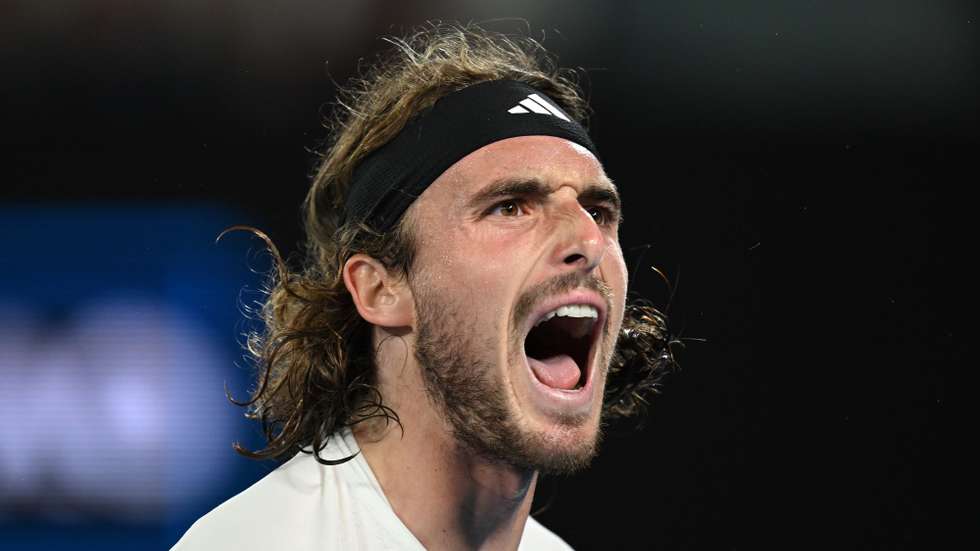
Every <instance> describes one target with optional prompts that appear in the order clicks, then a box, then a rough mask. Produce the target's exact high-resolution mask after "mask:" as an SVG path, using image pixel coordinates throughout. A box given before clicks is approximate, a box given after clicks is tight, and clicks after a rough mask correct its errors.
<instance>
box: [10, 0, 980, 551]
mask: <svg viewBox="0 0 980 551" xmlns="http://www.w3.org/2000/svg"><path fill="white" fill-rule="evenodd" d="M434 19H438V20H444V21H454V20H459V21H489V23H487V26H489V27H491V28H493V29H496V30H501V31H506V32H514V33H530V34H531V35H532V36H535V37H537V38H538V39H539V40H541V41H542V42H543V43H544V45H545V46H546V47H547V48H548V49H550V50H551V51H553V52H555V53H556V54H558V56H559V59H560V62H561V64H562V65H564V66H571V67H581V68H583V69H584V70H585V73H586V74H587V78H586V79H585V80H584V85H585V87H586V89H587V91H588V95H589V97H590V99H591V103H592V105H593V107H594V109H595V116H594V117H593V119H592V123H591V129H592V133H593V138H594V139H595V141H596V143H597V144H598V147H599V148H600V150H601V152H602V154H603V158H604V163H605V165H606V168H607V171H608V173H609V174H610V175H611V176H612V178H613V179H614V180H615V181H616V182H617V184H618V186H619V187H620V189H621V190H622V193H623V195H624V197H625V224H624V226H623V229H622V233H621V241H622V244H623V247H624V250H625V251H626V255H627V262H628V263H629V265H630V267H631V271H632V276H631V292H633V293H635V294H636V295H639V296H644V297H647V298H649V299H650V300H652V301H653V302H654V303H656V304H659V305H661V306H662V307H664V308H665V309H666V308H667V306H668V303H669V314H670V317H671V320H672V322H673V326H674V331H675V332H676V333H677V334H679V335H680V336H681V337H684V338H690V339H692V340H689V341H687V346H686V347H685V348H683V349H678V350H677V353H678V356H679V359H680V362H681V365H682V369H681V370H680V371H679V372H677V373H675V374H674V375H673V376H672V377H671V378H670V379H669V381H668V383H667V385H666V387H665V390H664V393H663V394H662V396H660V397H658V399H657V400H655V401H654V403H653V405H652V407H651V411H650V415H649V416H648V417H647V418H646V421H645V423H643V424H642V425H641V426H636V425H635V424H623V425H616V426H613V427H609V430H608V435H607V438H606V439H605V442H604V445H603V451H602V453H601V455H600V457H599V458H598V459H597V460H596V462H595V464H594V466H593V467H592V468H591V469H590V470H589V471H588V472H585V473H583V474H581V475H578V476H575V477H570V478H561V479H546V480H544V481H543V482H542V484H541V486H540V488H539V491H538V496H537V500H536V501H537V502H538V504H537V505H538V506H539V507H545V509H544V510H543V512H541V513H540V514H539V516H538V518H539V519H540V520H541V521H542V522H543V523H544V524H545V525H546V526H549V527H550V528H552V529H553V530H554V531H556V532H557V533H558V534H560V535H562V536H563V537H564V538H565V539H566V540H567V541H568V542H569V543H570V544H572V545H573V546H575V547H577V548H581V549H647V548H649V549H736V548H759V547H763V546H769V545H779V546H780V547H791V548H808V547H826V546H828V545H829V546H833V548H896V547H927V546H933V545H935V544H936V543H937V542H938V541H944V540H946V539H948V538H950V537H951V536H950V531H951V529H952V527H953V526H954V521H953V520H952V519H953V518H955V517H956V514H955V511H954V510H953V506H952V505H951V503H952V502H953V499H952V497H954V495H955V493H956V492H955V491H954V490H952V488H955V487H956V486H957V484H959V482H958V481H959V480H960V479H959V476H958V475H957V474H955V473H954V471H953V470H952V469H951V468H950V465H951V464H952V463H953V461H952V459H951V458H952V457H953V456H954V455H955V453H954V450H953V446H952V442H951V435H950V434H949V433H950V421H949V415H948V413H947V408H948V405H947V404H946V390H945V389H946V385H947V383H948V382H950V381H952V380H953V377H954V374H957V375H958V373H959V371H961V368H962V363H963V361H962V360H963V358H964V356H965V348H966V345H965V340H964V331H963V328H962V325H961V323H960V322H959V320H960V319H961V316H963V315H964V314H963V312H962V310H963V309H964V307H963V305H962V302H963V298H964V295H963V292H962V288H961V285H962V284H963V283H965V278H966V275H967V274H968V273H969V272H968V271H966V270H965V268H966V263H965V261H963V260H960V259H961V258H963V257H966V256H968V255H969V254H971V253H970V251H974V250H975V247H974V246H972V244H971V243H969V241H968V239H967V238H968V234H967V230H966V228H967V227H968V219H969V218H968V217H969V216H975V215H974V214H973V212H972V211H973V210H974V209H973V208H972V205H969V204H968V202H967V201H966V200H965V199H964V198H965V196H966V195H965V194H962V193H956V192H955V191H954V190H956V189H957V188H961V187H963V186H964V185H967V186H968V185H969V182H971V181H972V182H976V181H977V176H978V174H977V173H978V170H977V168H976V151H977V145H978V143H977V142H978V140H977V130H978V101H977V99H978V98H977V90H978V74H977V68H978V52H980V48H978V44H977V37H978V32H977V10H976V5H975V3H973V2H952V1H935V2H924V1H912V0H901V1H895V0H890V1H887V2H886V1H884V0H871V1H865V2H835V1H832V2H804V1H790V2H776V1H771V0H757V1H749V2H723V1H718V0H715V1H707V0H702V1H693V0H692V1H685V2H667V1H654V0H650V1H644V2H639V1H636V2H608V1H606V2H603V1H599V0H585V1H578V2H574V3H571V2H559V1H555V0H525V1H522V2H517V1H511V0H498V1H496V2H492V3H491V2H477V1H475V0H463V1H455V2H449V1H434V0H429V1H423V2H391V1H389V2H383V1H378V0H358V1H354V0H347V1H340V0H287V1H283V2H275V3H269V2H259V1H255V0H211V1H191V0H166V1H162V2H123V1H119V0H87V1H84V2H83V1H80V0H49V1H47V2H36V3H29V2H20V1H16V0H15V1H13V2H10V1H6V2H4V3H2V4H0V68H2V72H0V122H2V126H0V128H2V131H0V139H2V148H0V149H2V150H0V161H2V165H0V193H2V203H0V239H2V247H0V268H2V270H0V422H2V423H0V427H2V428H0V548H3V549H11V550H14V549H17V550H20V549H61V548H72V549H78V548H93V549H166V548H168V547H169V546H171V545H172V544H173V543H174V542H176V540H177V539H178V538H179V537H180V536H181V534H183V532H184V531H185V530H186V529H187V528H188V526H189V525H190V524H191V523H192V522H193V521H194V520H195V519H197V518H198V517H200V516H201V515H202V514H204V513H206V512H207V511H209V510H210V509H212V508H213V507H215V506H216V505H218V504H219V503H221V502H222V501H224V500H225V499H227V498H228V497H230V496H232V495H234V494H235V493H237V492H239V491H241V490H242V489H244V488H246V487H247V486H248V485H250V484H251V483H253V482H254V481H255V480H257V479H258V478H259V477H261V476H263V475H264V474H266V473H268V472H269V471H270V470H272V469H273V468H275V465H273V464H262V463H255V462H253V461H250V460H247V459H244V458H241V457H239V456H237V455H236V454H235V453H234V452H233V451H232V449H231V443H232V442H234V441H241V442H243V443H245V444H247V445H253V446H254V445H257V444H259V443H260V440H259V439H258V430H257V427H255V426H253V425H251V424H249V423H248V422H246V421H245V420H244V419H243V418H242V415H241V414H242V411H241V409H240V408H237V407H235V406H233V405H231V404H230V403H228V402H227V401H226V399H225V397H224V391H225V388H226V387H227V388H228V389H229V391H231V392H232V393H233V394H236V395H237V396H239V397H241V396H244V393H245V392H246V391H247V389H248V388H249V385H250V383H249V374H250V372H249V369H248V366H247V364H245V363H244V362H243V361H242V358H241V356H242V354H241V349H240V346H239V343H240V341H241V334H242V333H243V332H244V331H246V330H247V329H248V328H249V327H250V322H249V321H248V320H246V319H245V317H244V316H243V315H242V311H241V306H242V304H248V303H250V302H251V301H254V300H256V299H257V298H259V297H260V295H259V294H258V293H257V290H258V289H259V287H260V285H261V281H262V278H263V274H264V273H265V271H266V270H268V268H269V261H268V258H267V257H266V256H264V255H263V254H262V247H261V246H260V245H261V244H260V243H258V242H256V241H255V240H254V239H250V238H248V237H247V236H245V235H244V234H240V235H232V236H230V237H228V238H226V239H224V240H222V241H221V243H219V244H215V243H214V240H215V237H216V236H217V234H218V233H219V232H220V231H221V230H222V229H223V228H225V227H227V226H229V225H232V224H250V225H254V226H257V227H259V228H262V229H263V230H265V231H266V232H267V233H268V234H269V235H270V236H271V237H272V238H273V240H274V241H275V242H276V243H277V244H278V245H279V247H280V248H281V249H282V250H283V252H284V253H285V254H295V253H296V252H297V251H299V245H300V243H301V240H302V233H301V228H300V224H299V204H300V201H301V200H302V198H303V196H304V194H305V190H306V187H307V182H308V178H307V176H308V174H309V173H310V171H311V170H312V169H313V167H314V164H313V163H314V155H313V152H314V151H316V150H317V149H318V147H319V144H320V142H321V141H322V140H323V139H324V138H325V131H324V130H323V128H322V126H321V124H320V121H321V119H322V114H323V113H324V112H325V111H327V110H329V108H330V102H331V101H332V100H333V98H334V90H335V88H334V82H344V81H345V80H346V79H347V78H349V77H350V76H352V75H354V74H356V71H357V68H358V64H359V63H360V62H361V61H362V60H366V59H370V58H371V57H372V56H373V55H374V54H375V53H377V52H378V51H381V50H382V49H383V48H384V46H385V44H384V43H383V42H382V41H381V40H379V37H380V36H382V35H390V34H396V35H397V34H402V33H404V32H405V31H407V30H409V29H411V28H412V27H414V26H416V25H419V24H422V23H424V22H425V21H427V20H434ZM651 266H655V267H657V268H659V269H660V270H662V271H663V272H664V273H666V274H667V275H668V277H669V278H670V279H671V280H672V282H673V299H672V300H671V298H670V297H671V292H670V290H669V289H668V288H667V287H666V286H665V285H664V283H663V282H662V281H661V280H660V278H659V277H658V276H657V275H656V274H655V273H654V272H653V270H651ZM763 295H764V296H765V308H763Z"/></svg>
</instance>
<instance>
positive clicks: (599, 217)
mask: <svg viewBox="0 0 980 551" xmlns="http://www.w3.org/2000/svg"><path fill="white" fill-rule="evenodd" d="M585 211H586V212H588V213H589V215H591V216H592V219H593V220H595V222H596V224H599V225H600V226H603V225H605V224H608V223H610V222H611V221H612V213H610V212H609V209H607V208H606V207H596V206H593V207H586V208H585Z"/></svg>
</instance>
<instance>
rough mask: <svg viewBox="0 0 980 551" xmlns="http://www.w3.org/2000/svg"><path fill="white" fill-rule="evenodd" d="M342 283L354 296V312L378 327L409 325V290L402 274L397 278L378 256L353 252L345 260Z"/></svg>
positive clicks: (410, 302)
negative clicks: (353, 253) (376, 257)
mask: <svg viewBox="0 0 980 551" xmlns="http://www.w3.org/2000/svg"><path fill="white" fill-rule="evenodd" d="M343 276H344V285H345V286H346V287H347V291H348V292H350V295H351V297H352V298H353V299H354V306H355V307H357V313H358V314H360V315H361V317H362V318H364V320H365V321H367V322H369V323H372V324H374V325H378V326H381V327H405V326H409V325H412V323H413V320H414V308H413V302H412V292H411V289H410V288H409V287H408V285H407V284H406V283H405V282H404V281H403V278H396V277H394V276H393V275H391V274H389V273H388V270H387V269H386V268H385V267H384V266H383V265H382V264H381V263H380V262H378V261H377V260H375V259H374V258H371V257H370V256H367V255H365V254H360V253H358V254H355V255H352V256H351V257H350V258H348V259H347V262H345V263H344V270H343Z"/></svg>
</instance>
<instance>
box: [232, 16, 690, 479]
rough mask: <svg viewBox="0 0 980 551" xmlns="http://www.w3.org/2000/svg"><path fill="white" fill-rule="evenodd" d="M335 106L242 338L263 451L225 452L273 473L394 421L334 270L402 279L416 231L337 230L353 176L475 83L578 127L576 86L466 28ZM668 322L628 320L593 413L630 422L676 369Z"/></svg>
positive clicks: (649, 310) (550, 67) (500, 39)
mask: <svg viewBox="0 0 980 551" xmlns="http://www.w3.org/2000/svg"><path fill="white" fill-rule="evenodd" d="M386 40H387V41H388V42H390V44H392V45H393V46H394V47H393V48H392V49H391V51H390V52H389V53H387V54H385V55H382V56H380V57H379V58H378V59H377V60H376V61H375V63H374V64H373V65H371V66H370V67H368V68H367V70H366V71H365V72H364V73H363V75H362V76H361V77H359V78H356V79H354V80H352V81H351V82H350V84H349V86H348V87H347V88H346V89H344V90H341V91H340V92H339V94H338V101H337V102H336V104H335V106H334V110H333V112H332V114H331V116H330V118H329V120H328V121H327V126H328V129H329V131H330V137H329V138H328V141H327V143H326V147H325V153H324V154H322V155H321V157H320V160H319V168H318V169H317V170H316V172H315V175H314V176H313V178H312V184H311V187H310V189H309V192H308V194H307V196H306V199H305V201H304V203H303V215H304V222H305V228H306V234H307V242H306V257H305V260H304V262H303V265H302V266H301V267H300V268H299V269H297V270H295V271H293V270H290V269H289V267H288V266H287V265H286V263H285V262H284V261H283V260H282V257H281V256H280V255H279V252H278V251H277V249H276V248H275V246H274V244H273V243H272V241H271V240H269V239H268V237H266V236H265V234H263V233H262V232H260V231H258V230H254V229H253V228H244V227H235V228H229V230H231V229H248V230H250V231H253V232H254V233H256V234H257V235H258V236H259V237H260V238H262V239H263V240H264V241H265V243H266V245H267V247H268V249H269V251H270V253H271V254H272V256H273V259H274V260H275V266H276V267H275V269H274V270H273V272H272V274H271V276H270V279H269V281H268V282H267V284H266V289H265V291H266V297H265V301H264V303H263V304H262V305H261V308H260V310H259V312H260V317H261V321H262V322H263V324H262V325H263V326H262V329H261V330H258V331H254V332H251V333H249V334H248V335H247V337H248V338H247V342H246V349H247V353H248V354H249V356H250V357H251V361H252V363H253V364H254V366H255V368H256V379H257V381H256V386H255V388H254V389H253V390H252V392H251V396H250V398H249V399H248V400H247V401H244V402H238V401H235V399H234V398H232V397H231V396H229V399H230V400H231V401H232V402H234V403H236V404H238V405H240V406H244V407H246V408H247V410H246V416H247V417H248V418H250V419H256V420H259V421H260V422H261V425H262V430H263V432H264V434H265V437H266V440H267V442H266V446H265V447H264V448H262V449H259V450H249V449H246V448H244V447H243V446H242V445H241V444H239V443H237V442H236V443H235V444H234V447H235V449H236V450H237V451H238V452H239V453H241V454H243V455H245V456H247V457H251V458H255V459H269V458H271V459H276V460H280V461H284V460H286V459H289V458H290V457H292V456H293V455H295V454H296V453H297V452H298V451H307V450H306V449H307V448H312V453H313V454H314V456H315V457H316V459H317V461H320V462H321V463H324V464H335V463H337V462H339V461H331V460H327V459H323V458H321V457H320V455H319V454H320V452H321V451H322V450H323V448H324V447H325V446H326V444H327V440H328V439H329V438H330V436H331V435H332V434H334V433H335V432H336V431H337V430H338V429H340V428H342V427H345V426H353V425H355V424H357V423H360V422H363V421H365V420H368V419H372V418H379V417H380V418H384V419H385V420H387V421H393V422H396V423H397V422H399V420H398V414H397V412H395V411H393V410H392V409H391V408H389V407H388V406H386V405H385V403H384V400H383V396H382V395H381V392H380V390H379V388H378V386H377V381H376V377H375V372H374V351H373V350H372V348H371V327H372V326H371V324H369V323H368V322H366V321H364V320H363V319H362V318H361V317H360V316H359V314H358V313H357V310H356V308H355V306H354V302H353V300H352V297H351V296H350V294H349V292H348V291H347V289H346V287H345V285H344V281H343V277H342V269H343V266H344V264H345V262H346V261H347V260H348V259H349V258H350V257H351V256H352V255H353V254H355V253H363V254H366V255H369V256H371V257H373V258H375V259H377V260H378V261H379V262H381V263H382V264H383V265H384V266H385V267H386V269H388V270H389V271H392V272H393V273H395V274H397V275H400V276H404V275H406V274H408V273H409V271H410V270H411V268H412V264H413V259H414V256H415V243H414V242H413V228H412V227H411V223H410V222H409V221H408V219H409V217H403V218H402V219H401V220H400V221H399V223H398V225H397V226H396V227H395V228H394V229H393V230H392V231H390V232H387V233H383V232H380V231H378V229H377V228H374V227H372V226H371V225H370V223H364V222H347V221H344V220H343V218H342V217H341V212H342V209H343V204H344V201H345V199H346V196H347V192H348V190H349V187H350V183H351V175H352V172H353V170H354V168H355V167H356V166H357V165H358V163H360V162H361V161H362V160H363V159H364V158H365V157H366V156H368V155H369V154H370V153H371V152H373V151H375V150H377V149H378V148H379V147H381V146H383V145H384V144H386V143H387V142H388V141H389V140H391V139H392V138H393V137H394V136H395V135H397V134H398V132H399V131H400V130H401V129H402V128H403V127H404V126H405V124H406V123H407V122H408V121H409V120H410V119H411V118H412V117H413V116H414V115H415V114H417V113H419V112H420V111H422V110H424V109H426V108H427V107H429V106H431V105H432V104H433V103H435V101H436V100H438V99H439V98H441V97H443V96H445V95H447V94H450V93H452V92H454V91H456V90H459V89H461V88H464V87H466V86H469V85H472V84H476V83H478V82H483V81H489V80H499V79H511V80H517V81H521V82H524V83H527V84H530V85H531V86H534V87H535V88H537V89H539V90H541V91H543V92H544V93H546V94H547V95H548V96H549V97H550V98H551V99H553V100H554V101H555V102H556V103H558V104H559V105H560V106H561V108H562V109H563V110H564V111H565V112H566V113H568V114H569V115H570V116H572V117H574V118H575V120H577V121H579V122H580V123H582V124H586V118H587V115H588V106H587V104H586V102H585V100H584V99H583V98H582V94H581V93H580V91H579V87H578V85H577V81H576V78H575V77H576V73H574V72H573V71H570V70H567V69H561V68H559V67H558V66H557V64H556V62H555V59H554V57H553V56H551V55H550V54H548V53H547V52H546V51H545V50H544V49H543V48H542V47H541V45H540V44H539V43H537V42H536V41H534V40H533V39H531V38H527V37H511V36H507V35H504V34H500V33H495V32H490V31H487V30H485V29H483V28H480V27H478V26H475V25H443V24H430V25H427V26H425V27H423V28H420V29H417V30H416V31H414V32H412V33H411V34H409V35H408V36H406V37H404V38H388V39H386ZM671 341H672V339H671V338H670V335H669V333H668V331H667V325H666V318H665V317H664V316H663V315H662V314H661V313H660V312H658V311H657V310H656V309H655V308H653V307H651V306H649V305H643V304H631V305H629V306H628V307H627V310H626V313H625V318H624V321H623V328H622V331H621V332H620V335H619V339H618V345H617V353H616V354H615V357H614V361H613V364H612V366H611V369H610V380H609V385H608V389H607V396H606V401H605V404H604V414H605V415H606V417H607V418H616V417H624V416H631V415H634V414H636V413H637V412H638V411H640V410H641V409H642V408H643V407H644V406H645V405H646V403H647V402H646V400H647V397H648V395H649V394H650V393H651V392H656V391H657V387H658V385H659V383H660V379H661V377H662V374H663V373H664V372H666V371H667V370H669V369H670V368H671V367H672V366H673V365H674V360H673V356H672V354H671V350H670V344H671Z"/></svg>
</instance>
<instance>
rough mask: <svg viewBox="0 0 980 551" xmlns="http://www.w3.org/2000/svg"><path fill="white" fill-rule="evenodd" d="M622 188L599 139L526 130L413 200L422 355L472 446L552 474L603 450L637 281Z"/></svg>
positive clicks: (457, 429) (433, 388) (435, 390)
mask: <svg viewBox="0 0 980 551" xmlns="http://www.w3.org/2000/svg"><path fill="white" fill-rule="evenodd" d="M616 198H617V195H616V190H615V187H614V186H613V185H612V183H611V182H610V181H609V179H608V178H607V177H606V176H605V173H604V171H603V170H602V167H601V165H600V164H599V162H598V161H597V160H596V158H595V157H594V156H593V155H592V154H591V153H589V152H588V151H587V150H585V149H584V148H582V147H580V146H578V145H575V144H573V143H572V142H569V141H567V140H563V139H560V138H554V137H546V136H524V137H517V138H510V139H507V140H502V141H498V142H495V143H492V144H490V145H488V146H485V147H483V148H481V149H479V150H477V151H475V152H473V153H471V154H469V155H468V156H467V157H465V158H463V159H462V160H460V161H459V162H457V163H456V164H454V165H453V166H452V167H450V169H449V170H447V171H446V172H445V173H443V174H442V175H441V176H440V177H439V178H438V179H437V180H436V181H435V182H433V184H432V185H431V186H429V188H428V189H427V190H426V191H425V192H424V193H423V194H422V196H421V197H420V198H419V199H418V200H417V201H416V202H415V204H414V205H413V207H412V209H413V211H412V213H411V214H412V216H413V217H414V221H415V228H416V235H417V239H418V241H417V256H416V259H415V263H414V266H413V273H412V274H411V275H410V278H409V281H410V284H411V288H412V292H413V296H414V302H415V312H416V330H417V339H416V347H415V348H416V350H415V355H416V357H417V358H418V360H419V363H420V365H421V366H422V370H423V380H424V381H425V385H426V390H427V391H428V393H429V396H430V398H431V399H432V401H433V403H434V404H436V406H437V407H439V408H440V409H441V410H442V411H443V412H444V413H445V414H446V416H447V418H448V420H449V422H450V423H451V425H452V428H453V431H454V433H455V436H456V438H457V440H458V441H459V442H460V444H461V445H462V446H464V447H466V448H467V449H469V450H471V451H474V452H476V453H478V454H480V455H482V456H484V457H487V458H490V459H493V460H500V461H504V462H507V463H510V464H513V465H516V466H519V467H528V468H533V469H540V470H542V471H545V472H571V471H574V470H577V469H579V468H581V467H583V466H585V465H586V464H587V463H588V462H589V460H590V459H591V458H592V456H593V455H594V454H595V451H596V447H597V443H598V439H599V421H600V413H601V408H602V396H603V390H604V388H605V383H606V373H607V371H608V367H609V362H610V360H611V357H612V353H613V349H614V347H615V343H616V337H617V335H618V334H619V329H620V326H621V324H622V318H623V309H624V301H625V291H626V268H625V264H624V262H623V255H622V250H621V249H620V246H619V237H618V229H617V226H618V219H619V206H618V200H617V199H616ZM539 321H540V322H541V323H540V324H537V322H539ZM536 324H537V325H536Z"/></svg>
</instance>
